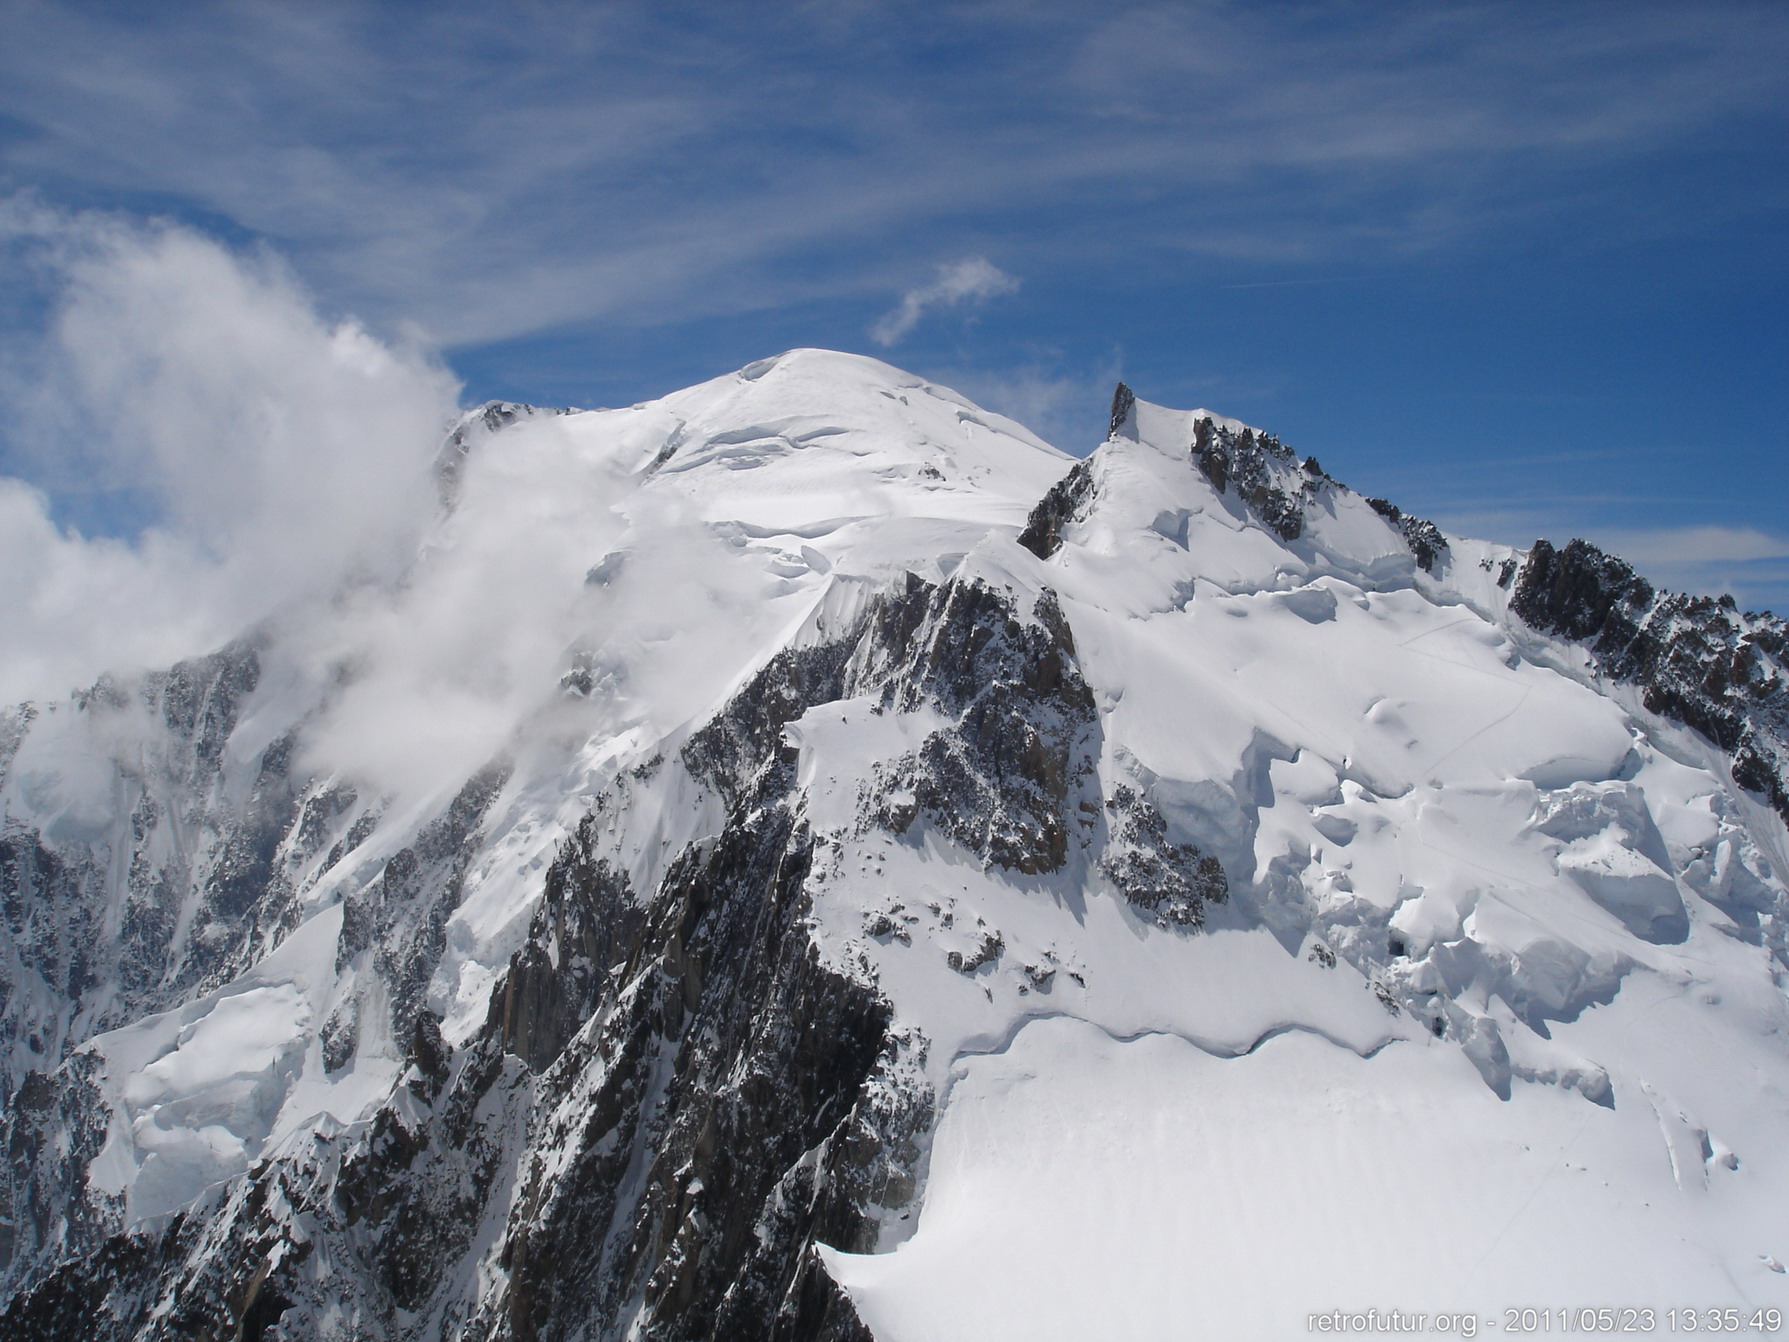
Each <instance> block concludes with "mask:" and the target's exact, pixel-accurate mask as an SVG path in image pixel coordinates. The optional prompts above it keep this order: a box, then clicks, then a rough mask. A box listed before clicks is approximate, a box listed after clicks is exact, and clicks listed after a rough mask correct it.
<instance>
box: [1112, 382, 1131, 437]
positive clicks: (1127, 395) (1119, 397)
mask: <svg viewBox="0 0 1789 1342" xmlns="http://www.w3.org/2000/svg"><path fill="white" fill-rule="evenodd" d="M1136 408H1137V394H1136V393H1135V392H1133V391H1132V390H1131V389H1130V388H1129V387H1127V386H1125V384H1124V383H1122V382H1120V383H1119V384H1118V385H1117V386H1116V387H1114V388H1113V389H1112V418H1111V422H1110V425H1109V427H1108V428H1107V429H1106V436H1107V437H1108V438H1116V437H1117V436H1118V435H1119V434H1120V433H1122V432H1124V429H1125V427H1126V426H1127V425H1129V424H1130V423H1131V419H1132V416H1133V414H1134V413H1135V411H1136Z"/></svg>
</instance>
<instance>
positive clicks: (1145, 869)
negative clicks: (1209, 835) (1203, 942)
mask: <svg viewBox="0 0 1789 1342" xmlns="http://www.w3.org/2000/svg"><path fill="white" fill-rule="evenodd" d="M1106 811H1107V817H1108V819H1107V824H1108V837H1107V840H1106V847H1105V852H1104V854H1103V856H1102V857H1101V859H1100V871H1101V873H1102V874H1103V875H1104V876H1105V878H1106V879H1107V880H1109V881H1111V882H1112V884H1113V886H1115V887H1116V888H1117V890H1118V892H1119V893H1120V894H1122V895H1123V896H1124V898H1125V899H1126V900H1127V901H1128V902H1129V903H1130V904H1131V906H1132V907H1133V908H1136V909H1138V910H1139V911H1141V912H1142V913H1143V914H1144V915H1145V916H1147V917H1149V918H1151V919H1152V920H1153V921H1154V922H1155V924H1156V925H1157V926H1158V927H1199V926H1202V925H1203V924H1204V922H1205V906H1206V905H1207V904H1215V903H1219V902H1221V901H1222V900H1223V899H1224V897H1225V896H1226V895H1228V894H1229V890H1230V887H1229V882H1228V881H1227V880H1226V879H1225V877H1224V869H1223V867H1222V865H1220V864H1219V862H1218V860H1217V859H1216V858H1215V857H1213V856H1211V855H1210V854H1209V853H1205V852H1201V851H1200V850H1199V848H1198V846H1197V845H1195V844H1190V843H1175V842H1173V841H1172V840H1171V839H1170V838H1169V837H1168V822H1167V820H1166V819H1165V818H1164V817H1163V816H1162V813H1161V812H1160V811H1159V810H1157V809H1156V807H1155V805H1154V804H1153V803H1152V802H1150V800H1149V799H1148V798H1147V797H1146V796H1144V795H1143V793H1141V792H1139V791H1138V790H1137V789H1136V788H1133V787H1129V786H1125V785H1122V784H1121V785H1120V786H1118V787H1117V788H1115V789H1113V792H1112V796H1111V798H1110V800H1108V801H1107V802H1106Z"/></svg>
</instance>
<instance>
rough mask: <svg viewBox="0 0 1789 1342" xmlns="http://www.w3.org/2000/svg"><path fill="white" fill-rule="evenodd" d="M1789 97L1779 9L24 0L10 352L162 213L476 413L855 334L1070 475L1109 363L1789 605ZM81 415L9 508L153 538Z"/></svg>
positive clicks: (1695, 583) (1704, 1) (9, 172)
mask: <svg viewBox="0 0 1789 1342" xmlns="http://www.w3.org/2000/svg"><path fill="white" fill-rule="evenodd" d="M1785 71H1789V6H1786V5H1784V4H1782V3H1780V0H1765V2H1763V3H1747V2H1746V0H1727V2H1725V3H1710V2H1709V0H1700V2H1699V3H1648V2H1647V0H1621V2H1620V3H1576V4H1574V3H1569V0H1564V2H1562V0H1551V2H1549V3H1494V2H1485V0H1475V2H1473V3H1457V4H1455V3H1447V2H1446V0H1431V2H1428V3H1407V4H1400V3H1366V2H1364V0H1362V2H1357V3H1349V2H1347V0H1331V2H1327V3H1293V2H1291V0H1259V2H1257V3H1179V4H1145V5H1126V4H1122V3H1110V4H1099V5H1094V4H1086V3H1050V2H1049V0H987V2H986V3H974V2H970V3H961V4H945V5H940V4H937V3H931V4H907V3H871V2H869V0H855V2H854V0H831V2H830V3H825V4H792V3H786V4H766V5H744V4H737V5H736V4H713V3H709V4H675V3H668V4H653V5H645V4H614V5H609V4H594V3H591V4H562V3H543V2H538V0H536V2H534V3H518V4H514V5H489V4H454V3H446V4H429V5H404V4H383V5H352V4H330V3H315V2H313V3H306V4H303V5H298V4H230V5H213V4H204V3H183V4H180V5H142V4H123V3H120V4H110V5H106V4H44V3H31V2H28V0H27V2H20V0H0V196H3V197H5V198H7V199H9V200H10V201H11V202H12V204H11V207H10V208H11V209H12V213H13V223H12V224H11V225H10V232H9V231H8V226H7V225H5V223H4V221H3V220H0V326H3V327H4V332H3V335H4V341H5V347H4V352H5V354H6V356H7V358H8V359H9V360H10V363H11V367H12V370H13V373H12V381H13V382H14V383H18V382H23V381H30V380H31V379H32V378H33V377H35V373H32V372H29V370H34V369H36V368H37V367H38V366H39V365H38V362H37V360H38V358H39V356H40V355H41V353H42V349H41V347H42V346H43V344H44V342H45V340H46V339H48V336H47V334H46V333H47V332H49V331H50V330H51V329H52V327H53V326H54V324H55V322H56V320H57V313H58V312H59V311H61V310H62V308H63V307H64V306H66V304H67V303H68V302H69V301H70V300H69V297H68V293H69V286H70V284H71V283H74V281H72V280H71V278H70V275H71V271H70V269H69V266H68V264H67V261H66V254H65V253H66V236H64V235H67V234H69V233H71V232H73V233H76V234H78V233H80V231H81V230H82V229H83V228H87V229H89V230H90V229H91V228H92V227H93V226H94V225H93V223H92V221H93V220H94V219H96V218H100V217H104V218H107V219H110V220H112V221H114V222H115V223H117V226H119V227H126V228H146V227H153V225H151V224H150V223H149V222H148V221H151V220H154V219H158V218H159V219H171V220H174V221H178V222H179V224H180V225H181V226H182V227H184V228H185V229H187V230H191V231H193V232H194V233H196V234H197V235H198V236H199V237H201V238H207V239H211V240H213V241H214V242H216V243H218V244H221V245H222V246H223V247H224V248H226V249H228V250H229V251H230V252H231V254H233V255H235V256H237V257H238V258H242V259H243V264H245V265H248V266H250V267H251V268H253V267H255V266H261V267H271V268H274V269H277V270H279V271H280V272H281V273H282V274H286V275H288V276H289V277H291V278H292V279H293V281H294V282H295V283H296V284H297V285H298V286H300V287H301V288H302V289H303V290H304V291H305V293H306V294H307V295H308V300H307V301H312V302H314V303H315V304H316V306H317V307H318V308H320V310H321V311H322V312H323V313H324V314H326V315H327V316H329V317H331V318H335V317H345V316H349V315H352V316H354V317H357V318H358V319H360V320H361V321H363V322H365V323H366V324H367V326H368V328H369V329H370V330H371V331H372V332H374V333H376V334H377V335H379V336H380V337H381V338H383V339H385V340H387V341H390V342H394V343H395V344H403V345H406V346H407V347H409V346H415V347H420V348H423V349H425V350H429V351H434V352H435V354H436V355H437V357H439V358H441V359H443V360H445V361H446V364H447V366H448V367H449V368H451V370H452V371H453V372H454V373H455V374H456V375H457V376H458V378H459V379H460V380H461V381H462V383H463V391H462V393H461V394H462V396H463V398H464V399H465V400H467V401H477V400H482V399H484V398H486V397H493V396H501V397H507V398H513V399H520V400H529V401H535V402H543V403H555V404H580V405H601V404H625V403H629V402H632V401H635V400H640V399H644V398H646V397H649V396H654V395H658V394H661V393H663V392H666V391H669V390H672V389H674V388H676V387H679V386H683V385H686V384H688V383H690V382H694V381H697V380H700V379H702V378H706V377H710V376H713V375H715V374H716V373H719V372H723V371H725V370H727V369H730V368H733V367H737V366H739V365H741V364H743V363H745V362H748V361H749V360H751V359H754V358H757V357H761V356H762V355H765V354H767V353H772V352H775V351H776V350H779V349H783V348H787V347H790V346H794V345H826V346H832V347H836V348H842V349H851V350H859V351H862V352H866V353H873V354H877V355H879V356H881V357H884V358H887V359H889V360H890V361H892V362H895V363H897V364H900V365H902V366H904V367H907V368H910V369H912V370H914V371H916V372H919V373H921V374H924V375H927V376H930V377H933V378H935V379H937V380H940V381H944V382H947V383H950V384H952V385H954V386H956V387H958V388H959V389H961V390H962V391H964V392H965V393H967V394H969V395H971V396H973V397H975V398H976V399H978V400H981V401H983V402H984V403H986V404H988V405H990V406H992V407H994V408H996V409H1001V410H1004V411H1006V412H1008V413H1011V414H1014V415H1016V416H1017V417H1019V418H1021V419H1024V420H1026V421H1027V422H1028V423H1031V424H1032V425H1033V426H1034V427H1036V428H1037V429H1039V431H1040V432H1043V433H1044V434H1045V436H1046V437H1049V438H1051V439H1052V440H1053V441H1055V442H1057V443H1059V444H1060V445H1061V446H1063V447H1064V448H1066V449H1068V450H1071V451H1075V452H1085V451H1086V450H1088V449H1090V448H1091V447H1092V446H1093V444H1094V442H1095V441H1096V439H1097V437H1098V436H1099V432H1100V429H1101V424H1102V419H1103V415H1104V411H1105V404H1106V400H1107V397H1108V396H1109V393H1110V387H1111V383H1112V381H1113V379H1114V378H1116V377H1118V376H1123V377H1124V378H1125V379H1126V380H1127V381H1129V382H1130V383H1131V384H1132V385H1133V386H1134V387H1135V388H1136V389H1137V391H1138V393H1139V394H1140V395H1142V396H1144V397H1146V398H1148V399H1151V400H1156V401H1160V402H1163V403H1167V404H1172V405H1180V406H1191V405H1196V404H1197V405H1205V406H1208V407H1210V408H1213V409H1216V410H1219V411H1222V412H1224V413H1227V414H1231V415H1236V416H1238V417H1241V418H1243V419H1246V420H1249V421H1250V422H1253V423H1256V424H1259V425H1261V426H1263V427H1265V428H1267V429H1270V430H1272V431H1274V432H1276V433H1278V434H1279V435H1280V436H1281V437H1282V438H1284V439H1285V440H1286V441H1288V442H1290V443H1291V444H1292V445H1293V446H1294V447H1295V448H1297V449H1298V450H1300V451H1301V452H1307V453H1312V454H1315V455H1317V456H1318V457H1319V458H1320V459H1321V460H1322V462H1323V463H1324V465H1325V467H1326V468H1327V469H1329V470H1330V471H1331V473H1332V474H1335V475H1336V476H1338V477H1339V478H1341V479H1343V480H1346V481H1348V482H1349V483H1351V484H1354V485H1355V486H1357V487H1359V488H1361V489H1363V490H1366V491H1369V492H1372V493H1375V494H1385V495H1388V496H1390V497H1391V498H1393V499H1394V500H1396V501H1397V502H1398V503H1400V504H1401V505H1402V506H1404V507H1405V508H1407V509H1408V510H1411V511H1415V512H1418V513H1423V514H1427V515H1430V516H1433V517H1435V518H1436V519H1437V520H1439V521H1441V522H1442V523H1443V524H1444V525H1447V526H1449V527H1451V528H1453V529H1455V530H1463V531H1467V532H1470V533H1473V534H1478V535H1486V536H1490V537H1492V538H1494V539H1498V540H1505V541H1509V542H1512V543H1517V544H1526V543H1527V542H1529V541H1530V540H1532V539H1533V538H1534V537H1535V536H1537V535H1547V536H1550V537H1552V538H1554V539H1556V540H1564V539H1566V538H1567V537H1569V536H1571V535H1579V534H1581V535H1586V536H1589V537H1590V538H1592V539H1595V540H1598V541H1600V542H1602V543H1604V544H1606V545H1609V546H1610V547H1611V548H1615V549H1617V550H1619V551H1622V552H1624V553H1627V554H1628V555H1629V556H1630V557H1632V558H1634V559H1635V560H1636V561H1637V562H1638V563H1639V564H1640V566H1641V567H1642V568H1643V570H1645V571H1647V572H1649V573H1651V574H1653V575H1654V576H1657V577H1660V578H1663V579H1664V580H1666V581H1669V582H1672V583H1674V584H1676V585H1680V586H1689V587H1697V588H1704V589H1708V590H1714V589H1718V588H1722V587H1730V588H1732V589H1734V590H1736V591H1737V592H1738V593H1739V595H1740V596H1741V597H1742V598H1744V599H1745V600H1746V601H1747V602H1748V603H1752V604H1757V605H1765V604H1768V605H1772V606H1775V607H1778V608H1784V607H1789V517H1785V515H1784V513H1785V507H1784V505H1785V503H1786V502H1789V451H1786V449H1789V441H1786V436H1789V431H1786V429H1785V424H1786V423H1789V404H1786V402H1789V395H1786V390H1785V388H1786V386H1789V357H1786V355H1789V348H1786V346H1789V342H1786V340H1785V325H1786V319H1785V314H1789V283H1786V278H1789V246H1785V240H1786V233H1789V229H1786V227H1785V223H1786V215H1789V76H1786V75H1785V73H1784V72H1785ZM95 212H98V213H97V214H96V213H95ZM23 216H29V218H30V219H31V220H35V221H36V222H27V223H26V224H23V225H21V224H20V223H19V222H18V220H19V218H21V217H23ZM45 220H50V221H51V222H49V223H45V222H44V221H45ZM119 221H122V222H119ZM59 247H60V248H62V249H63V250H62V251H61V252H59V251H58V250H57V249H58V248H59ZM46 248H48V251H47V252H46ZM46 256H47V257H48V259H46ZM903 305H905V306H903ZM146 320H147V319H146ZM19 370H27V373H21V372H20V371H19ZM79 419H80V417H79V416H75V417H73V420H71V418H70V417H69V416H68V415H62V416H61V417H60V418H58V417H57V416H50V417H48V418H45V417H44V416H42V415H38V416H31V415H25V416H22V417H21V416H14V417H13V422H12V423H11V425H10V426H9V428H8V429H7V430H6V431H4V432H3V433H0V473H4V474H8V475H12V476H15V477H18V478H20V479H23V480H26V481H29V482H31V483H33V484H35V485H36V486H38V487H40V488H42V489H44V490H46V491H47V492H48V496H49V503H48V507H49V509H50V511H51V513H52V515H53V516H54V517H56V519H57V520H58V521H60V522H62V523H72V524H75V525H78V526H80V527H82V528H83V529H84V530H86V531H89V532H105V531H111V532H116V533H121V534H123V535H124V536H125V537H126V538H127V539H128V538H130V537H131V536H132V535H133V529H134V528H138V527H140V526H141V525H142V519H144V518H152V519H158V520H160V519H164V518H165V515H166V514H167V513H168V512H169V509H170V501H169V499H168V498H167V497H165V493H166V491H165V489H164V491H163V495H164V496H162V497H159V498H158V497H157V495H156V491H155V490H154V489H151V488H139V487H137V485H133V481H138V483H139V484H140V481H139V478H138V476H137V475H133V472H132V470H131V468H130V466H129V454H130V453H131V452H132V450H133V448H132V445H131V441H130V434H129V432H128V431H125V430H121V429H120V428H119V426H118V425H117V424H114V425H113V426H112V428H111V430H109V431H108V433H109V436H108V444H109V445H108V447H107V449H106V452H107V454H108V455H107V456H106V457H105V459H104V466H105V469H96V467H95V462H96V461H97V460H98V458H96V457H95V456H94V455H93V454H92V453H91V452H89V451H87V448H86V446H85V444H87V443H88V441H89V440H88V439H85V438H82V437H81V433H82V430H81V429H80V428H79V426H78V423H77V427H75V428H72V429H71V428H70V423H71V422H76V421H79ZM58 435H60V436H58ZM175 511H178V510H177V509H175Z"/></svg>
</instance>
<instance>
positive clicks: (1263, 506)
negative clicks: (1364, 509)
mask: <svg viewBox="0 0 1789 1342" xmlns="http://www.w3.org/2000/svg"><path fill="white" fill-rule="evenodd" d="M1192 453H1193V461H1194V462H1195V463H1196V464H1197V465H1198V467H1199V470H1200V471H1201V472H1202V473H1203V474H1204V476H1205V478H1206V479H1207V480H1209V481H1211V484H1212V487H1213V488H1214V489H1216V490H1217V491H1218V493H1220V494H1229V495H1231V496H1232V497H1234V498H1236V499H1238V500H1239V501H1241V503H1242V504H1243V505H1244V506H1245V507H1247V508H1248V509H1249V511H1251V512H1252V513H1254V515H1255V516H1256V517H1258V518H1259V519H1260V520H1261V522H1262V523H1263V524H1264V525H1265V526H1267V527H1268V528H1269V529H1270V530H1272V531H1273V532H1274V533H1275V534H1276V535H1278V536H1279V537H1280V538H1281V539H1282V540H1287V541H1295V540H1297V539H1298V538H1299V537H1300V536H1301V535H1303V534H1304V522H1305V509H1306V507H1307V506H1308V505H1309V503H1310V502H1311V501H1312V500H1313V499H1315V498H1316V496H1317V491H1318V488H1319V487H1320V486H1321V485H1322V484H1323V483H1324V482H1325V481H1329V477H1328V476H1327V475H1324V474H1323V472H1322V471H1321V470H1316V471H1307V470H1304V469H1302V468H1301V467H1300V466H1299V463H1298V458H1297V457H1296V456H1294V455H1293V452H1292V450H1291V449H1290V448H1289V447H1287V446H1286V445H1285V444H1283V443H1282V442H1280V440H1279V439H1278V438H1275V437H1274V436H1273V435H1271V434H1266V433H1263V434H1257V433H1256V432H1255V431H1254V430H1253V429H1243V430H1242V431H1241V432H1240V433H1238V432H1236V431H1235V430H1233V429H1230V428H1228V427H1226V426H1224V425H1221V424H1219V423H1218V422H1217V421H1216V420H1213V419H1211V418H1210V417H1209V416H1207V417H1203V418H1201V419H1199V420H1198V421H1196V422H1195V423H1194V425H1193V445H1192ZM1310 465H1311V466H1315V465H1316V461H1315V459H1313V460H1312V461H1311V462H1310ZM1331 483H1333V481H1332V482H1331Z"/></svg>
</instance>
